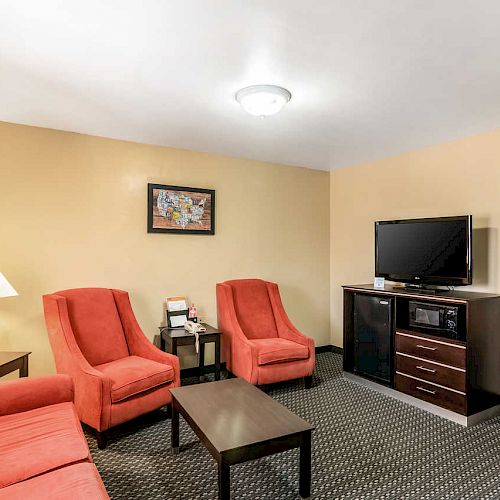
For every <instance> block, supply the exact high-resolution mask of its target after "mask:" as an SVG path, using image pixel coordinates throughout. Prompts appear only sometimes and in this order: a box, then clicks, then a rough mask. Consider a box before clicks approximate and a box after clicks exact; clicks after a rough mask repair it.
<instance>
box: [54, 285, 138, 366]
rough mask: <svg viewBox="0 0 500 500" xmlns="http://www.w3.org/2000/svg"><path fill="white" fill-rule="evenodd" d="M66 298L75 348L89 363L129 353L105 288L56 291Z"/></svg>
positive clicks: (111, 295)
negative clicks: (77, 348) (78, 349)
mask: <svg viewBox="0 0 500 500" xmlns="http://www.w3.org/2000/svg"><path fill="white" fill-rule="evenodd" d="M55 295H59V296H62V297H65V298H66V304H67V307H68V315H69V320H70V322H71V327H72V329H73V332H74V334H75V339H76V342H77V343H78V347H79V348H80V350H81V351H82V354H83V355H84V356H85V358H86V359H87V361H88V362H89V363H90V364H91V365H92V366H94V365H100V364H102V363H108V362H109V361H114V360H115V359H120V358H124V357H125V356H128V355H129V351H128V347H127V341H126V340H125V334H124V332H123V328H122V323H121V321H120V316H119V314H118V309H117V308H116V303H115V298H114V297H113V292H112V291H111V290H109V289H108V288H75V289H73V290H65V291H62V292H56V293H55Z"/></svg>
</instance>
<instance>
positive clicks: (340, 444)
mask: <svg viewBox="0 0 500 500" xmlns="http://www.w3.org/2000/svg"><path fill="white" fill-rule="evenodd" d="M341 361H342V359H341V356H340V355H338V354H333V353H324V354H319V355H318V356H317V363H316V372H315V376H314V381H313V388H312V389H310V390H306V389H304V386H303V382H301V381H295V382H287V383H283V384H276V385H274V386H270V387H267V388H265V390H266V392H267V393H268V394H269V395H271V396H272V397H273V398H275V399H276V400H278V401H280V402H281V403H283V404H284V405H285V406H287V407H288V408H290V409H291V410H292V411H294V412H295V413H297V414H298V415H300V416H301V417H303V418H304V419H306V420H308V421H309V422H311V423H313V424H314V425H315V426H316V431H315V432H314V433H313V481H312V498H315V499H334V498H339V499H365V500H368V499H396V498H397V499H400V498H401V499H402V498H405V499H414V498H415V499H417V498H418V499H434V498H442V499H452V498H453V499H455V498H456V499H459V498H460V499H467V498H471V499H492V498H500V417H497V418H495V419H491V420H489V421H487V422H484V423H482V424H479V425H477V426H474V427H470V428H464V427H462V426H460V425H458V424H454V423H452V422H449V421H447V420H444V419H441V418H439V417H436V416H434V415H431V414H429V413H427V412H424V411H423V410H419V409H416V408H413V407H412V406H409V405H407V404H405V403H402V402H399V401H397V400H394V399H392V398H390V397H388V396H384V395H381V394H379V393H377V392H375V391H373V390H371V389H368V388H366V387H363V386H361V385H359V384H356V383H354V382H351V381H349V380H346V379H344V378H343V377H342V364H341ZM183 382H184V381H183ZM186 382H188V381H186ZM180 421H181V424H180V426H181V436H180V437H181V453H180V454H179V455H175V456H172V455H170V454H169V444H170V421H169V420H165V412H164V411H158V412H155V413H153V414H151V415H149V416H147V417H145V418H142V419H139V420H136V421H134V422H132V423H129V424H126V425H125V426H122V427H121V428H119V429H117V430H115V431H114V433H113V434H112V435H111V436H110V442H109V444H108V447H107V449H106V450H103V451H100V450H98V449H97V446H96V443H95V439H94V437H93V436H92V435H91V434H88V433H87V439H88V441H89V445H90V449H91V452H92V456H93V458H94V460H95V463H96V465H97V468H98V469H99V471H100V473H101V475H102V478H103V480H104V483H105V485H106V488H107V489H108V492H109V494H110V496H111V498H113V499H148V500H150V499H162V500H164V499H185V500H213V499H216V498H217V467H216V464H215V462H214V461H213V460H212V457H211V456H210V455H209V453H208V452H207V451H206V449H205V448H204V447H203V446H202V445H201V444H200V443H199V441H198V439H197V438H196V436H195V435H194V433H193V432H192V431H191V430H190V428H189V427H188V425H187V424H186V423H185V422H184V420H183V419H182V417H181V419H180ZM298 463H299V460H298V450H292V451H288V452H285V453H281V454H277V455H274V456H271V457H267V458H263V459H260V460H257V461H253V462H247V463H245V464H241V465H236V466H233V467H231V495H232V498H234V499H247V500H250V499H252V500H255V499H277V500H285V499H286V500H288V499H295V498H299V497H298Z"/></svg>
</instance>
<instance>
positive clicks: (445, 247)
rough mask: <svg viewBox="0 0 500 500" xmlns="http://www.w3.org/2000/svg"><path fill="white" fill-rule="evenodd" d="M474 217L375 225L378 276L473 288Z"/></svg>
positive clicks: (389, 222)
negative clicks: (472, 247)
mask: <svg viewBox="0 0 500 500" xmlns="http://www.w3.org/2000/svg"><path fill="white" fill-rule="evenodd" d="M471 235H472V217H471V216H470V215H463V216H459V217H436V218H432V219H407V220H392V221H378V222H375V276H378V277H383V278H386V279H387V280H390V281H399V282H404V283H410V284H422V285H424V284H429V285H445V286H446V285H447V286H454V285H470V284H472V258H471V246H472V245H471V238H472V236H471Z"/></svg>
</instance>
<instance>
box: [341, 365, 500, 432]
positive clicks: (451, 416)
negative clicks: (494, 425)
mask: <svg viewBox="0 0 500 500" xmlns="http://www.w3.org/2000/svg"><path fill="white" fill-rule="evenodd" d="M344 377H345V378H346V379H348V380H351V381H353V382H356V383H358V384H361V385H364V386H365V387H368V388H370V389H373V390H375V391H377V392H379V393H381V394H385V395H386V396H390V397H391V398H394V399H397V400H398V401H402V402H403V403H408V404H410V405H412V406H415V407H416V408H420V409H421V410H424V411H428V412H429V413H432V414H433V415H436V416H438V417H441V418H446V419H447V420H451V421H452V422H455V423H457V424H460V425H463V426H464V427H470V426H472V425H476V424H480V423H481V422H484V421H485V420H488V419H489V418H492V417H496V416H497V415H500V405H496V406H493V407H491V408H488V409H486V410H483V411H480V412H478V413H474V414H473V415H468V416H466V415H460V413H455V412H454V411H451V410H447V409H446V408H441V407H440V406H436V405H433V404H432V403H428V402H427V401H423V400H422V399H418V398H414V397H413V396H409V395H408V394H405V393H403V392H399V391H396V390H394V389H391V388H390V387H386V386H384V385H381V384H377V383H376V382H372V381H371V380H368V379H366V378H363V377H360V376H358V375H354V374H353V373H349V372H344Z"/></svg>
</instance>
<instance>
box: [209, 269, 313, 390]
mask: <svg viewBox="0 0 500 500" xmlns="http://www.w3.org/2000/svg"><path fill="white" fill-rule="evenodd" d="M217 315H218V320H219V328H220V329H221V331H222V333H223V337H222V338H223V350H224V355H225V359H226V366H227V368H228V370H229V371H230V372H232V373H233V374H234V375H236V376H238V377H241V378H244V379H245V380H247V381H248V382H250V383H251V384H259V385H261V384H271V383H274V382H280V381H283V380H290V379H295V378H301V377H305V382H306V387H310V386H311V377H312V373H313V370H314V340H313V339H311V338H309V337H306V336H305V335H303V334H302V333H300V332H299V331H298V330H297V329H296V328H295V327H294V326H293V325H292V323H291V321H290V320H289V319H288V316H287V314H286V312H285V309H284V308H283V304H282V302H281V297H280V294H279V290H278V285H277V284H276V283H270V282H268V281H263V280H258V279H243V280H232V281H225V282H224V283H218V284H217Z"/></svg>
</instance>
